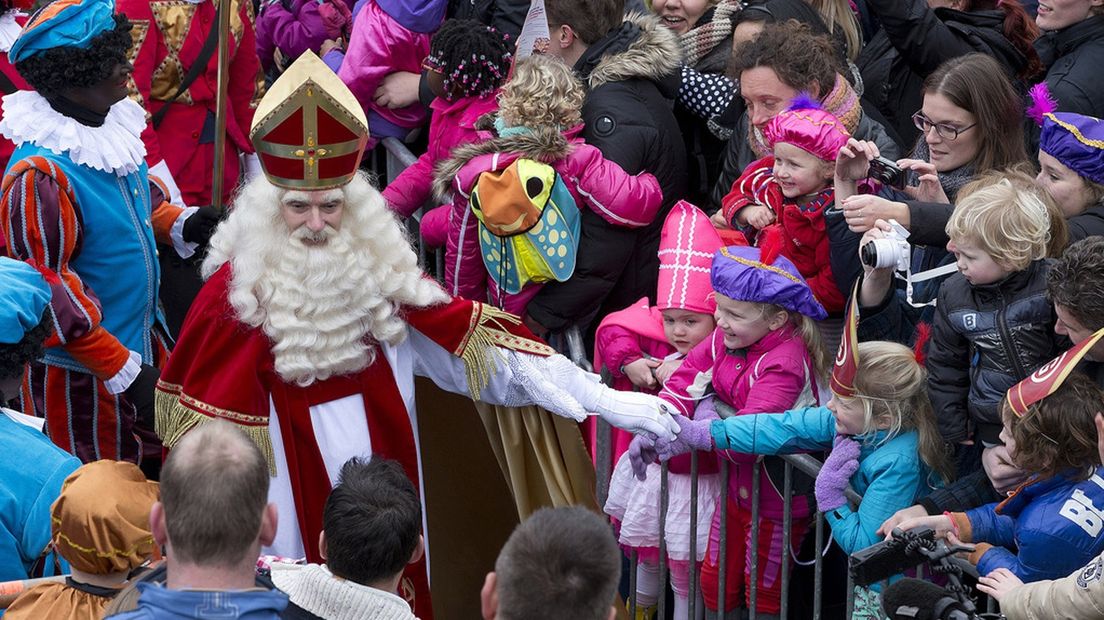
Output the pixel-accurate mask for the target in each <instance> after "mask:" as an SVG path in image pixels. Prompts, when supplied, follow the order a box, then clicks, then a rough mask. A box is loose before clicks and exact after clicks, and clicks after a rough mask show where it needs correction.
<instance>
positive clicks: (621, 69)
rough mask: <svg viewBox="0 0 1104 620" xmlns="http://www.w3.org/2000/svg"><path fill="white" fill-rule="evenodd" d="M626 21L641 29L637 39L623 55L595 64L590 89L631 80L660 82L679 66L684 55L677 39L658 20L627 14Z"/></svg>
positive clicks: (639, 14)
mask: <svg viewBox="0 0 1104 620" xmlns="http://www.w3.org/2000/svg"><path fill="white" fill-rule="evenodd" d="M625 21H627V22H632V23H634V24H636V25H637V26H638V27H639V28H640V37H639V38H637V40H636V41H633V42H632V43H631V44H630V45H629V46H628V48H627V49H625V50H624V51H621V52H617V53H615V54H609V55H607V56H604V57H602V59H601V60H600V61H598V64H597V66H595V67H594V70H593V71H591V72H590V76H589V77H588V78H587V85H588V86H589V87H590V88H598V87H599V86H601V85H602V84H607V83H610V82H620V81H623V80H628V79H632V78H645V79H649V80H652V81H659V80H661V79H663V78H665V77H667V76H668V75H670V74H671V73H673V72H675V71H677V70H678V68H679V66H680V65H682V59H683V51H682V45H681V44H680V42H679V38H678V35H677V34H675V33H674V31H673V30H671V29H670V28H668V27H666V26H664V25H663V23H662V22H661V21H660V19H659V17H657V16H655V15H643V14H641V13H630V14H629V15H627V16H626V17H625Z"/></svg>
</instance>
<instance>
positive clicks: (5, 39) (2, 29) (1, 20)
mask: <svg viewBox="0 0 1104 620" xmlns="http://www.w3.org/2000/svg"><path fill="white" fill-rule="evenodd" d="M22 14H23V11H20V10H19V9H12V10H10V11H8V12H7V13H4V14H3V15H0V53H4V54H7V53H8V51H10V50H11V47H12V44H13V43H15V40H16V38H18V37H19V33H20V31H22V30H23V26H20V25H19V22H17V21H15V18H16V17H19V16H20V15H22Z"/></svg>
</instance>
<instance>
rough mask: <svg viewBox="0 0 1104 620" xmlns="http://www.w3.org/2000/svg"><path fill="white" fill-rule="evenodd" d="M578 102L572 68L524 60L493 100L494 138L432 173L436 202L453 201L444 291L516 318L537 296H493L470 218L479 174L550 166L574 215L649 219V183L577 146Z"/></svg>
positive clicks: (657, 196) (654, 190) (654, 207)
mask: <svg viewBox="0 0 1104 620" xmlns="http://www.w3.org/2000/svg"><path fill="white" fill-rule="evenodd" d="M583 97H584V91H583V87H582V84H580V83H579V81H578V79H577V78H576V77H575V75H574V74H573V73H572V70H571V67H569V66H567V65H566V64H564V63H563V62H562V61H560V60H558V59H554V58H549V57H545V56H539V55H533V56H529V57H528V58H526V59H524V60H522V61H521V62H519V63H517V65H516V66H515V68H514V75H513V77H511V78H510V80H509V81H507V82H506V84H505V86H503V88H502V93H501V94H500V95H499V112H498V116H497V118H494V119H493V123H494V130H495V132H496V134H497V137H495V138H493V139H491V140H488V141H486V142H479V143H473V144H466V145H464V146H461V147H459V148H457V149H456V150H455V151H453V157H452V158H451V159H449V160H448V161H446V162H444V163H443V164H441V165H439V166H438V167H437V175H436V179H435V189H436V192H437V194H438V195H439V196H444V195H445V194H447V193H451V195H452V209H451V212H450V214H449V225H448V240H447V243H446V245H445V249H446V252H445V288H446V289H447V290H448V291H449V292H450V293H452V295H454V296H458V297H463V298H465V299H471V300H474V301H488V299H489V301H490V302H491V303H493V304H495V305H496V306H499V307H500V308H503V309H505V310H506V311H507V312H510V313H513V314H517V315H523V314H524V313H525V307H526V305H527V304H528V303H529V301H530V300H531V299H532V298H533V296H534V295H536V294H537V291H539V290H540V287H541V285H540V284H536V283H530V284H529V285H527V286H525V287H524V288H523V289H522V290H521V291H520V292H518V293H515V294H510V293H506V292H504V291H500V290H499V289H498V287H497V286H496V285H495V283H494V281H493V280H492V279H491V278H490V277H489V276H488V274H487V269H486V267H485V265H484V262H483V257H482V253H481V252H480V245H479V238H478V227H477V224H476V222H477V218H476V216H475V215H474V214H473V213H472V209H471V207H470V206H469V197H470V196H471V193H472V190H473V189H474V188H475V185H476V182H477V181H478V180H479V176H480V175H481V174H483V173H484V172H498V171H502V170H505V169H506V168H508V167H509V166H510V164H512V163H514V161H516V160H517V159H520V158H525V159H530V160H535V161H538V162H542V163H545V164H547V165H549V166H551V167H552V168H553V169H554V170H555V171H556V173H557V174H558V175H559V177H560V178H561V179H562V180H563V182H564V185H565V186H566V188H567V190H568V191H569V192H570V194H571V196H572V198H573V199H574V201H575V204H576V205H577V206H578V207H579V208H580V209H582V208H588V209H591V210H592V211H594V212H595V213H597V214H598V215H600V216H601V217H602V218H604V219H605V220H606V221H608V222H610V223H611V224H615V225H618V226H624V227H627V228H636V227H641V226H646V225H648V223H650V222H651V221H652V220H653V219H654V218H655V216H656V213H657V212H658V211H659V207H660V206H661V204H662V202H663V193H662V190H661V189H660V187H659V182H658V181H657V180H656V178H655V177H654V176H652V175H651V174H648V173H645V172H642V173H640V174H638V175H635V176H634V175H630V174H629V173H627V172H625V171H624V170H623V169H622V168H621V167H620V166H618V165H617V164H616V163H614V162H611V161H609V160H607V159H606V158H604V157H603V156H602V153H601V151H599V150H598V149H597V148H595V147H593V146H590V145H589V144H586V143H585V142H583V139H582V137H581V135H580V134H581V133H582V129H583V125H582V116H581V110H582V107H583ZM484 119H487V117H484ZM481 122H482V121H481Z"/></svg>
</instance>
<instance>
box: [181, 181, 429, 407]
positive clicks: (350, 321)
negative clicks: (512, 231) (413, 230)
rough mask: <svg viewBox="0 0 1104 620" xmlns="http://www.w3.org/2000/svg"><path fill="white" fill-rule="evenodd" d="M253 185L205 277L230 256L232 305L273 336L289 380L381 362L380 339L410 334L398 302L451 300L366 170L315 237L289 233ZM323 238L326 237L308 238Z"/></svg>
mask: <svg viewBox="0 0 1104 620" xmlns="http://www.w3.org/2000/svg"><path fill="white" fill-rule="evenodd" d="M260 181H263V182H264V183H265V184H267V183H268V182H267V180H265V179H264V178H263V177H262V178H261V179H260ZM358 182H359V183H358ZM256 184H257V181H254V182H251V183H250V184H248V185H247V186H246V187H245V188H244V189H243V190H242V194H241V195H240V196H239V197H238V200H237V201H236V203H235V209H234V210H233V211H232V212H231V214H230V216H229V217H228V218H227V220H226V221H225V222H223V223H222V224H221V225H220V226H219V229H218V231H217V232H216V234H215V236H214V237H213V238H212V240H211V252H210V255H209V256H208V258H207V261H206V262H205V263H204V266H203V272H204V275H205V276H208V277H209V276H210V274H211V273H213V272H214V271H215V270H216V269H217V268H218V267H219V266H221V265H222V264H223V263H225V262H227V261H229V262H230V263H231V266H232V268H233V278H232V281H231V284H230V291H229V300H230V303H231V305H232V306H233V307H234V309H235V311H236V312H237V314H238V317H239V319H241V320H242V321H243V322H244V323H246V324H248V325H251V326H254V327H258V326H259V327H261V328H262V329H263V330H264V332H265V335H267V336H268V337H269V338H270V339H271V340H272V353H273V357H274V358H275V366H276V373H277V374H278V375H279V376H280V378H281V379H283V380H284V381H287V382H288V383H295V384H298V385H302V386H306V385H310V384H311V383H314V382H315V381H321V380H325V379H328V378H330V377H333V376H339V375H344V374H351V373H355V372H358V371H360V370H363V369H364V368H366V367H368V365H370V364H371V363H372V362H374V361H375V356H376V353H377V349H378V343H380V342H386V343H389V344H397V343H399V342H401V341H402V340H403V338H405V337H406V323H405V322H403V320H402V319H401V318H400V317H399V316H398V310H399V306H400V305H404V304H405V305H410V306H415V307H422V306H429V305H433V304H435V303H439V302H442V301H445V300H447V299H448V296H447V295H446V294H445V293H444V292H443V291H442V290H441V289H440V287H438V286H437V285H436V284H435V283H433V282H432V281H431V280H428V279H427V278H425V277H424V274H423V273H422V271H421V269H420V268H419V267H418V266H417V259H416V256H415V255H414V252H413V250H411V248H410V245H409V243H408V242H407V240H406V238H405V237H404V235H403V231H402V228H401V225H400V224H399V223H398V222H397V221H396V220H395V219H394V217H393V216H391V215H390V212H389V210H388V209H387V207H386V205H385V204H384V202H383V199H382V197H381V196H380V195H379V193H378V192H377V191H376V190H375V189H374V188H372V187H371V186H370V185H369V184H368V183H367V181H366V180H365V179H363V177H359V176H358V177H357V178H356V179H354V180H353V182H351V183H350V186H352V187H350V186H347V189H346V191H345V194H346V207H345V216H344V218H343V221H342V225H341V228H340V229H339V230H336V231H335V230H334V229H332V228H329V227H327V229H326V230H325V231H324V232H323V233H320V234H316V235H312V234H311V233H309V232H308V231H307V229H306V228H299V229H298V230H296V231H293V232H290V233H289V231H288V229H287V226H286V225H285V224H284V223H283V220H282V219H281V218H280V217H279V214H278V213H276V215H275V218H273V216H272V213H273V211H274V210H275V209H276V208H277V207H278V200H277V203H276V204H273V202H272V197H271V196H261V195H257V196H254V194H258V193H259V191H257V190H258V188H254V187H253V186H254V185H256ZM260 189H268V191H269V192H271V190H272V188H271V186H269V187H268V188H260ZM251 190H253V192H252V194H251V193H250V192H251ZM365 191H367V193H364V192H365ZM251 197H253V198H259V199H261V200H248V198H251ZM265 203H267V205H266V204H265ZM258 207H266V210H265V211H262V210H261V209H260V208H258ZM319 236H325V237H328V240H327V242H326V243H325V244H322V245H310V244H304V243H303V239H304V238H305V237H306V238H311V237H314V238H315V239H317V238H318V237H319Z"/></svg>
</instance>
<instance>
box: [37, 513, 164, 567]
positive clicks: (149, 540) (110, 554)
mask: <svg viewBox="0 0 1104 620" xmlns="http://www.w3.org/2000/svg"><path fill="white" fill-rule="evenodd" d="M50 520H51V521H53V523H54V525H57V526H60V525H61V519H58V518H56V517H50ZM59 540H61V541H64V542H65V544H66V545H69V546H70V547H72V548H73V549H76V550H77V551H80V552H81V553H84V554H87V555H93V556H95V557H97V558H117V557H131V556H137V555H138V550H139V549H141V548H142V546H144V545H149V546H151V547H152V546H153V544H154V540H153V536H147V537H146V538H143V539H142V540H140V541H138V544H136V545H134V546H133V547H131V548H130V549H109V550H107V551H100V550H99V549H96V548H95V547H83V546H81V545H79V544H77V543H76V541H74V540H73V539H71V538H69V537H68V536H66V535H65V534H63V533H62V532H57V533H56V534H54V544H55V545H56V544H57V542H58V541H59Z"/></svg>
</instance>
